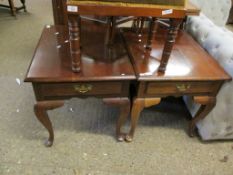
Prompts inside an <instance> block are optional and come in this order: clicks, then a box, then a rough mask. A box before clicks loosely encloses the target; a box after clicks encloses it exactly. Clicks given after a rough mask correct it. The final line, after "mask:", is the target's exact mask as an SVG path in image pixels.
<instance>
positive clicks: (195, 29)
mask: <svg viewBox="0 0 233 175" xmlns="http://www.w3.org/2000/svg"><path fill="white" fill-rule="evenodd" d="M192 1H193V2H194V3H195V4H198V5H200V7H201V8H202V14H201V15H200V16H199V17H189V19H188V21H187V27H186V29H187V31H188V32H189V33H190V34H191V35H192V36H193V37H194V39H196V40H197V41H198V42H199V43H200V45H201V46H202V47H203V48H204V49H206V51H207V52H209V53H210V54H211V55H212V56H213V58H214V59H216V60H217V61H218V62H219V64H220V65H221V66H222V67H223V68H224V69H225V70H226V71H227V72H228V73H229V74H230V75H231V76H232V77H233V33H232V32H230V31H228V30H227V29H226V28H224V27H219V26H224V25H225V23H226V21H227V17H228V14H229V11H230V7H231V0H192ZM207 16H208V17H207ZM184 99H185V102H186V104H187V107H188V109H189V111H190V112H191V114H192V116H194V115H195V113H196V112H197V110H198V109H199V105H197V104H194V103H193V102H192V101H191V98H190V97H185V98H184ZM197 127H198V131H199V134H200V136H201V137H202V139H204V140H214V139H233V82H228V83H225V84H224V86H223V88H222V89H221V90H220V92H219V94H218V96H217V105H216V107H215V108H214V110H213V111H212V112H211V113H210V114H209V115H208V116H207V117H206V118H205V119H204V120H202V121H200V122H199V123H198V126H197Z"/></svg>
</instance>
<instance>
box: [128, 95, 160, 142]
mask: <svg viewBox="0 0 233 175" xmlns="http://www.w3.org/2000/svg"><path fill="white" fill-rule="evenodd" d="M160 101H161V98H135V99H134V101H133V106H132V110H131V128H130V131H129V134H128V135H127V136H126V141H127V142H132V141H133V136H134V132H135V129H136V126H137V123H138V119H139V117H140V114H141V112H142V110H143V109H144V108H148V107H151V106H153V105H157V104H159V103H160Z"/></svg>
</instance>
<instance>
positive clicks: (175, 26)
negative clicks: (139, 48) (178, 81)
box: [67, 0, 199, 72]
mask: <svg viewBox="0 0 233 175" xmlns="http://www.w3.org/2000/svg"><path fill="white" fill-rule="evenodd" d="M189 7H191V10H189V9H188V8H187V7H186V6H169V5H151V4H129V3H124V2H123V3H117V2H111V3H110V2H109V3H107V2H103V1H77V0H68V1H67V15H68V23H69V33H70V49H71V50H70V52H71V57H72V70H73V71H74V72H80V71H81V69H82V67H81V66H80V65H81V60H80V58H81V54H82V53H81V50H80V33H79V31H80V27H81V25H80V24H81V23H80V22H78V21H80V20H77V18H80V15H99V16H135V17H152V20H151V24H150V26H151V27H150V29H151V30H150V31H149V33H150V34H149V36H148V41H147V45H146V49H148V50H150V49H151V40H152V38H153V26H154V23H155V20H156V18H166V19H169V20H170V28H169V31H168V36H167V38H166V39H165V41H166V42H165V43H164V48H163V54H162V55H161V58H162V59H161V62H160V66H159V71H160V72H165V70H166V66H167V63H168V60H169V58H170V54H171V51H172V48H173V44H174V42H175V38H176V35H177V31H178V30H179V26H180V24H181V23H182V22H183V20H184V19H185V17H186V16H187V14H192V15H198V14H199V10H195V8H194V6H189ZM109 49H114V46H110V47H109Z"/></svg>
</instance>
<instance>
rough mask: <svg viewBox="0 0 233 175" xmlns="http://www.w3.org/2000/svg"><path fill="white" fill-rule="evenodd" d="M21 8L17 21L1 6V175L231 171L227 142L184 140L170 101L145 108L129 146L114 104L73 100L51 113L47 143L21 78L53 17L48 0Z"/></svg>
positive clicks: (210, 174) (232, 152) (179, 111)
mask: <svg viewBox="0 0 233 175" xmlns="http://www.w3.org/2000/svg"><path fill="white" fill-rule="evenodd" d="M27 6H28V11H29V12H28V13H24V12H20V13H19V14H18V15H17V19H14V18H13V17H12V16H10V14H9V13H8V11H7V10H3V9H0V101H1V103H0V111H1V113H0V175H5V174H10V175H28V174H33V175H42V174H43V175H51V174H56V175H143V174H144V175H157V174H159V175H160V174H169V175H173V174H174V175H175V174H179V175H180V174H182V175H183V174H184V175H186V174H192V175H219V174H221V175H232V174H233V144H232V142H210V143H204V142H202V141H201V140H200V139H199V138H198V137H195V138H189V137H188V135H187V123H188V120H187V118H188V116H189V114H188V112H187V111H186V109H185V108H184V106H183V104H182V103H179V102H178V103H174V100H170V101H167V102H164V103H162V104H161V105H160V106H159V107H153V108H150V109H147V110H145V111H143V113H142V116H141V119H140V122H139V126H138V129H137V132H136V136H135V140H134V142H132V143H130V144H127V143H118V142H116V140H115V138H114V126H115V122H116V119H117V115H118V110H117V109H116V108H112V107H108V106H105V105H104V104H102V102H101V101H100V100H97V99H87V100H79V99H72V100H70V101H67V102H66V104H65V106H64V107H62V108H60V109H57V110H54V111H51V112H49V115H50V116H51V120H52V122H53V125H54V129H55V143H54V146H53V147H52V148H45V147H44V146H43V145H42V143H43V140H44V139H45V138H46V137H47V132H46V131H45V129H44V128H43V127H42V126H41V124H40V123H39V122H38V121H37V120H36V118H35V116H34V113H33V104H34V102H35V98H34V94H33V91H32V87H31V85H30V84H25V83H23V79H24V75H25V73H26V71H27V68H28V66H29V63H30V60H31V58H32V55H33V51H34V49H35V47H36V44H37V41H38V39H39V37H40V34H41V31H42V28H43V26H44V25H46V24H52V23H53V20H52V8H51V2H50V1H49V0H38V1H36V0H33V1H27ZM19 80H20V81H19ZM175 102H177V101H175ZM125 129H126V130H127V129H128V127H126V128H125Z"/></svg>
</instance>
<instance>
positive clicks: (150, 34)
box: [146, 17, 157, 50]
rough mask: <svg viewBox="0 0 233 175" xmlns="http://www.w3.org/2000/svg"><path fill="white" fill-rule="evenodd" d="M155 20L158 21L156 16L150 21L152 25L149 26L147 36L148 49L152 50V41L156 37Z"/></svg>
mask: <svg viewBox="0 0 233 175" xmlns="http://www.w3.org/2000/svg"><path fill="white" fill-rule="evenodd" d="M155 21H156V18H155V17H153V18H152V19H151V21H150V27H149V32H148V38H147V43H146V49H148V50H151V45H152V41H153V39H154V34H155V31H156V29H155ZM156 25H157V24H156Z"/></svg>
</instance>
